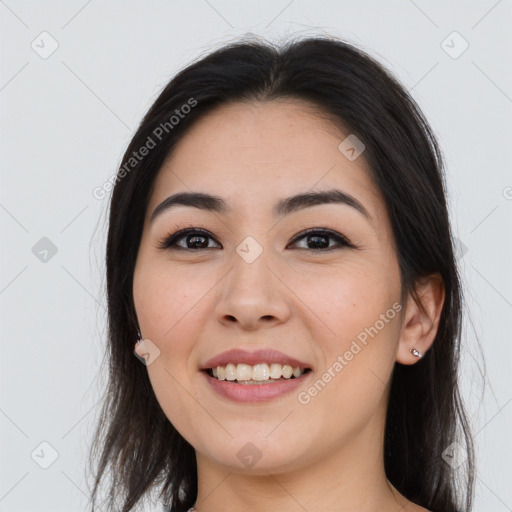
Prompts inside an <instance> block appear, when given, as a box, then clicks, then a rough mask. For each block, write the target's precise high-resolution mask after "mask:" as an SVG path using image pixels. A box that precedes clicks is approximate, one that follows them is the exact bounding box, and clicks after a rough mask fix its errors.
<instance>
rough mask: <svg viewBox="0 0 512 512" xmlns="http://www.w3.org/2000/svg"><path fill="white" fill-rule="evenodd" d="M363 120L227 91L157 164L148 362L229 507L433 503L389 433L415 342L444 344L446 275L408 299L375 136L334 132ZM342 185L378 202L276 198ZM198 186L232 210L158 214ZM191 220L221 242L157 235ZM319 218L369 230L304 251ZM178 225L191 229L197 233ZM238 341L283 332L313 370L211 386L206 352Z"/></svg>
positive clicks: (207, 494)
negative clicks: (236, 387)
mask: <svg viewBox="0 0 512 512" xmlns="http://www.w3.org/2000/svg"><path fill="white" fill-rule="evenodd" d="M349 133H350V132H348V131H347V130H344V131H341V128H340V126H339V125H335V124H334V123H332V122H330V121H328V120H327V119H326V118H325V117H321V116H319V115H318V111H317V110H315V109H314V107H313V106H312V105H310V104H308V103H305V102H299V101H298V100H291V99H288V100H283V99H280V100H275V101H271V102H267V103H257V102H253V103H231V104H228V105H222V106H220V107H218V108H217V109H216V110H214V111H212V112H211V113H209V114H208V115H207V116H205V117H203V118H202V119H201V120H200V121H199V122H198V123H197V124H195V125H194V126H193V127H192V129H191V130H190V131H189V132H188V133H187V134H186V135H185V136H184V137H183V138H182V139H181V140H180V142H179V143H178V145H177V146H176V148H175V151H174V152H173V154H172V155H171V156H170V157H169V158H168V159H167V160H166V162H165V164H164V165H163V166H162V169H161V170H160V173H159V175H158V177H157V179H156V183H155V187H154V190H153V193H152V195H151V198H150V202H149V206H148V210H147V214H146V220H145V225H144V230H143V235H142V240H141V244H140V248H139V253H138V257H137V263H136V268H135V275H134V282H133V294H134V302H135V307H136V312H137V317H138V320H139V325H140V329H141V334H142V337H143V338H144V339H149V340H151V342H152V343H154V345H155V346H157V347H158V349H159V350H160V354H159V357H158V358H157V359H156V360H155V361H154V363H152V364H150V365H148V366H147V371H148V373H149V378H150V380H151V384H152V386H153V389H154V392H155V395H156V397H157V399H158V401H159V404H160V405H161V407H162V409H163V411H164V413H165V414H166V416H167V417H168V418H169V421H171V422H172V424H173V425H174V426H175V427H176V429H177V430H178V431H179V432H180V433H181V435H182V436H183V437H184V438H185V439H186V440H187V441H188V442H189V443H190V444H191V445H192V446H193V447H194V449H195V450H196V458H197V467H198V486H199V491H198V499H197V503H196V507H197V510H198V511H199V512H220V511H224V510H225V509H226V504H229V508H230V509H231V510H252V511H256V512H259V511H261V512H263V511H268V510H280V511H282V512H288V511H289V512H291V511H304V510H309V511H312V510H315V511H338V512H348V511H354V510H357V511H366V512H374V511H375V512H377V511H378V512H381V511H382V510H386V511H388V512H393V511H396V512H399V511H402V512H413V511H414V512H416V511H425V510H426V509H424V508H422V507H420V506H418V505H415V504H413V503H411V502H409V501H408V500H407V499H406V498H405V497H403V496H402V495H400V494H399V493H398V491H397V490H396V489H394V488H393V487H392V486H391V484H390V483H389V482H388V481H387V479H386V475H385V471H384V464H383V442H384V441H383V434H384V424H385V423H384V422H385V413H386V405H387V401H388V392H389V382H390V378H391V375H392V371H393V367H394V364H395V362H399V363H401V364H415V363H416V362H417V361H418V358H416V357H415V356H413V355H412V354H411V353H410V352H409V349H410V348H412V347H415V348H416V349H417V350H419V351H420V352H421V353H423V354H424V353H425V352H426V351H427V350H428V348H429V347H430V345H431V344H432V342H433V340H434V337H435V333H436V331H437V327H438V321H439V316H440V313H441V307H442V303H443V300H444V291H443V286H442V282H441V281H440V279H439V277H438V276H436V275H433V276H429V277H428V278H426V279H425V280H424V281H423V282H422V283H421V286H420V285H418V292H419V293H420V296H421V298H422V302H423V306H424V311H422V310H421V309H420V308H419V307H418V305H417V304H416V302H415V301H414V300H412V298H411V297H407V298H406V299H405V300H404V301H403V302H401V282H400V273H399V266H398V262H397V257H396V252H395V248H394V242H393V234H392V230H391V227H390V224H389V218H388V216H387V213H386V209H385V204H384V201H383V198H382V197H381V195H380V193H379V191H378V189H377V188H376V187H375V186H374V185H373V183H372V182H371V180H370V174H369V170H368V167H367V164H366V162H365V160H364V153H363V155H361V156H360V157H358V158H357V159H356V160H354V161H350V160H349V159H348V158H346V156H345V155H344V154H342V153H341V152H340V151H339V150H338V145H339V144H340V142H342V141H343V140H344V139H345V138H346V137H347V136H348V135H349ZM331 188H338V189H341V190H343V191H345V192H346V193H348V194H350V195H352V196H354V197H355V198H356V199H357V200H358V201H359V202H361V203H362V204H363V205H364V207H365V208H366V209H367V210H368V212H369V214H370V215H371V220H368V219H367V218H366V217H365V216H363V215H362V214H361V213H359V212H358V211H357V210H356V209H354V208H352V207H350V206H347V205H342V204H322V205H317V206H314V207H310V208H306V209H303V210H300V211H297V212H294V213H291V214H289V215H287V216H286V217H284V218H282V219H276V218H274V217H273V216H272V212H271V210H272V206H273V205H274V204H275V203H276V202H277V201H278V200H279V199H282V198H284V197H288V196H290V195H293V194H297V193H300V192H307V191H312V190H314V191H319V190H328V189H331ZM185 191H201V192H207V193H211V194H215V195H218V196H221V197H222V198H224V199H225V200H226V201H227V202H228V204H229V206H230V207H231V208H232V212H231V213H229V214H219V213H212V212H207V211H204V210H200V209H197V208H193V207H190V206H178V207H175V208H174V209H172V210H169V211H167V212H164V213H162V214H161V215H160V216H158V217H156V218H155V219H154V221H153V222H152V223H150V221H149V217H150V215H151V213H152V212H153V210H154V209H155V208H156V206H157V205H158V204H160V203H161V202H162V201H163V200H164V199H165V198H167V197H168V196H169V195H171V194H174V193H176V192H185ZM191 226H193V227H202V228H203V229H205V230H207V231H209V232H210V233H211V234H212V237H213V238H207V239H206V240H207V241H208V243H209V247H211V248H209V249H202V250H199V251H198V250H194V249H190V248H189V249H184V250H182V251H177V250H174V251H173V250H172V249H159V248H157V246H158V243H159V242H160V241H161V240H162V239H163V238H165V237H166V236H167V235H168V234H170V233H174V232H176V231H178V230H180V229H184V228H187V227H191ZM322 227H325V228H329V229H332V230H334V231H336V232H338V233H340V234H342V235H344V236H345V237H347V238H348V239H349V240H350V241H351V242H352V243H353V244H354V245H355V246H356V247H355V248H349V247H344V246H338V244H337V243H336V241H335V240H334V239H332V238H328V239H327V241H328V243H329V244H330V245H332V246H336V247H337V248H336V249H333V250H330V251H327V250H326V249H322V248H315V247H317V246H315V245H313V247H314V249H313V250H311V251H307V250H305V249H306V248H307V247H308V237H307V236H306V237H305V238H301V239H300V240H297V241H295V242H293V240H294V238H295V236H296V235H297V234H299V233H300V232H301V231H303V230H304V229H305V228H322ZM247 236H251V237H253V238H254V239H255V240H256V241H257V242H258V244H259V245H260V246H261V248H262V249H263V252H262V254H261V255H260V256H259V257H258V258H257V259H256V260H255V261H254V262H252V263H247V262H246V261H245V260H244V259H243V258H241V257H240V256H239V254H238V253H237V252H236V248H237V246H238V245H239V244H240V243H241V242H242V241H243V240H244V239H245V238H246V237H247ZM179 243H180V244H181V245H182V246H183V247H187V240H186V237H185V238H182V239H181V241H180V242H179ZM310 243H311V238H310ZM313 243H314V240H313ZM189 247H190V246H189ZM187 250H188V252H186V251H187ZM322 251H323V252H322ZM394 303H397V304H400V305H402V310H401V312H400V314H399V315H398V314H397V315H396V316H395V317H394V318H393V319H392V320H389V321H388V323H386V324H385V327H384V328H382V329H381V330H379V332H378V334H377V335H376V336H374V337H373V338H369V341H368V343H367V345H366V346H363V345H361V344H360V345H361V346H362V347H363V348H362V350H361V351H360V352H359V353H358V354H357V355H356V356H354V358H353V359H352V360H351V361H350V362H349V363H348V364H347V365H346V366H345V367H344V368H343V370H342V371H340V372H338V373H336V376H335V377H334V378H332V380H331V381H330V382H329V383H328V384H327V385H326V386H325V387H324V388H323V389H322V390H321V392H319V393H318V394H317V395H316V396H314V397H312V398H311V400H310V402H309V403H307V404H303V403H300V402H299V401H298V399H297V395H298V393H299V392H300V391H304V390H306V391H307V389H308V388H309V387H310V386H311V385H312V384H313V383H314V381H315V380H316V379H318V378H320V377H321V376H322V374H323V373H324V372H326V371H327V369H328V368H329V367H332V365H333V363H334V362H335V361H336V360H337V358H338V356H339V355H343V354H344V353H345V352H346V351H347V350H348V349H349V348H350V346H351V343H352V341H353V340H356V339H357V336H358V334H360V333H361V332H362V331H364V329H365V327H369V326H373V325H375V323H376V321H377V320H378V319H379V318H380V316H379V315H381V314H385V313H386V312H387V311H388V310H390V308H392V305H393V304H394ZM236 347H244V348H246V349H247V350H249V351H252V350H256V349H260V348H273V349H276V350H280V351H282V352H284V353H286V354H289V355H291V356H293V357H296V358H298V359H300V360H302V361H306V362H308V363H309V365H310V366H311V367H312V368H313V372H312V374H310V375H309V377H308V380H307V383H305V384H303V386H302V388H300V389H299V390H298V391H297V392H292V393H291V394H288V395H286V396H284V397H280V398H277V399H273V400H271V401H270V402H262V403H251V404H249V403H243V404H241V403H235V402H231V401H229V400H227V399H225V398H223V397H220V396H219V395H217V394H216V393H215V392H214V391H212V389H211V388H210V386H209V385H208V383H207V382H206V380H205V378H204V376H203V374H202V373H201V372H200V371H199V367H200V366H201V364H202V363H204V362H206V361H207V360H208V359H210V358H211V357H213V356H214V355H216V354H218V353H220V352H223V351H225V350H228V349H231V348H236ZM248 442H250V443H252V444H253V445H255V446H256V447H257V450H258V452H259V453H260V454H261V459H260V460H259V461H258V462H257V463H256V464H255V465H254V466H252V467H251V468H249V467H247V466H246V465H245V464H244V463H243V462H242V461H241V460H240V459H239V458H238V457H237V453H238V452H239V450H240V449H241V448H242V447H244V446H245V445H246V443H248Z"/></svg>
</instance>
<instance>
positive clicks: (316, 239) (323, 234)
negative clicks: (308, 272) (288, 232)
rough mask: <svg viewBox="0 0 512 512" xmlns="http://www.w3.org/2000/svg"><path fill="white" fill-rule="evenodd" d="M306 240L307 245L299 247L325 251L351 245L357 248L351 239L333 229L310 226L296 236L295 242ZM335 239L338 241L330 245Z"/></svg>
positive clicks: (307, 249)
mask: <svg viewBox="0 0 512 512" xmlns="http://www.w3.org/2000/svg"><path fill="white" fill-rule="evenodd" d="M302 239H305V240H306V247H299V249H304V250H306V251H315V252H325V251H326V250H327V251H330V250H332V249H336V248H340V247H351V248H355V246H354V245H352V244H351V243H350V241H349V240H348V239H347V238H346V237H345V236H343V235H342V234H340V233H337V232H335V231H331V230H328V229H318V228H310V229H307V230H306V231H303V232H302V233H301V234H300V235H298V236H297V237H295V238H294V240H293V243H296V242H297V241H298V240H302ZM331 239H332V240H334V241H335V242H336V243H335V244H334V245H330V243H329V242H330V240H331Z"/></svg>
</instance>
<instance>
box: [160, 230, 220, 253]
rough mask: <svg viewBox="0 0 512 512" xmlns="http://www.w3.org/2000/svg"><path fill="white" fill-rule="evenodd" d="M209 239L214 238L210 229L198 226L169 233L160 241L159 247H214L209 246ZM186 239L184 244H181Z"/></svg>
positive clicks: (194, 248) (195, 248) (196, 248)
mask: <svg viewBox="0 0 512 512" xmlns="http://www.w3.org/2000/svg"><path fill="white" fill-rule="evenodd" d="M208 239H211V240H214V239H213V237H212V236H211V234H210V233H208V231H205V230H203V229H198V228H187V229H182V230H181V231H178V232H176V233H173V234H171V235H167V236H166V237H164V238H163V239H162V240H160V242H159V243H158V248H159V249H184V250H187V249H192V250H201V249H213V247H210V246H209V243H208ZM182 240H184V245H183V244H179V243H178V242H181V241H182Z"/></svg>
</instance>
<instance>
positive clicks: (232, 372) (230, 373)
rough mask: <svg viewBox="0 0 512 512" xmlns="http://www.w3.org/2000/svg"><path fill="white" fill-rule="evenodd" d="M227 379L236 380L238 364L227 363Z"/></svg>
mask: <svg viewBox="0 0 512 512" xmlns="http://www.w3.org/2000/svg"><path fill="white" fill-rule="evenodd" d="M225 377H226V380H236V378H237V377H236V366H235V365H234V364H227V365H226V370H225Z"/></svg>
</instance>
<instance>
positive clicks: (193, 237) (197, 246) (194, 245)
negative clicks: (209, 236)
mask: <svg viewBox="0 0 512 512" xmlns="http://www.w3.org/2000/svg"><path fill="white" fill-rule="evenodd" d="M201 239H202V241H203V243H201ZM188 240H189V242H190V245H192V248H194V249H202V248H204V247H207V246H208V241H207V240H206V237H205V236H201V235H199V236H197V235H191V236H189V237H188ZM198 240H199V244H198V243H197V242H198ZM205 242H206V243H205Z"/></svg>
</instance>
